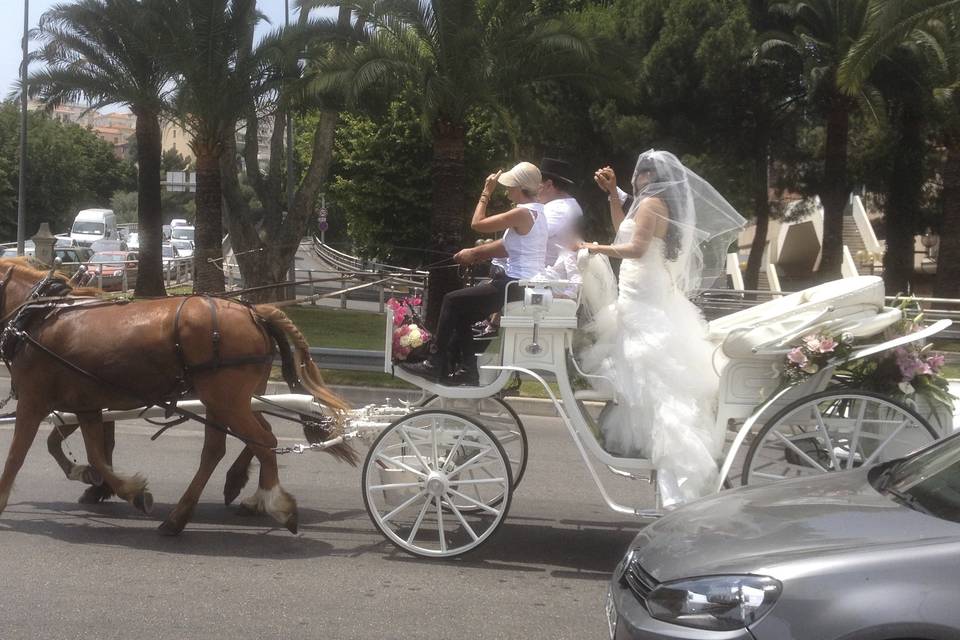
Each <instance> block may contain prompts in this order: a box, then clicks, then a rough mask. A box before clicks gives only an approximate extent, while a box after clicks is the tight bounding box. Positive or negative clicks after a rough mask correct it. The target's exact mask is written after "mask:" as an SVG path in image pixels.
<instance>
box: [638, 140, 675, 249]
mask: <svg viewBox="0 0 960 640" xmlns="http://www.w3.org/2000/svg"><path fill="white" fill-rule="evenodd" d="M635 172H636V173H637V174H640V173H648V174H650V175H649V181H648V182H647V184H648V185H651V184H654V183H656V184H657V185H659V186H660V187H661V188H660V189H658V190H657V191H656V192H655V193H650V194H648V195H647V197H656V198H660V199H661V200H663V203H664V204H665V205H667V216H668V219H669V220H670V221H673V222H676V221H677V219H676V214H675V213H674V210H675V209H678V208H679V207H678V205H680V204H681V202H680V200H681V198H683V193H682V192H683V189H677V188H676V186H675V185H674V184H673V183H672V182H671V181H670V179H669V178H668V177H667V176H660V175H658V174H657V167H656V162H654V161H653V159H652V158H642V159H641V160H640V161H639V162H638V163H637V168H636V171H635ZM645 189H646V187H644V189H641V190H640V193H638V194H636V197H638V198H643V197H644V190H645ZM663 244H664V253H665V257H666V259H667V260H676V259H677V258H678V257H679V256H680V229H679V228H678V227H677V225H676V224H668V225H667V233H666V235H665V236H664V237H663Z"/></svg>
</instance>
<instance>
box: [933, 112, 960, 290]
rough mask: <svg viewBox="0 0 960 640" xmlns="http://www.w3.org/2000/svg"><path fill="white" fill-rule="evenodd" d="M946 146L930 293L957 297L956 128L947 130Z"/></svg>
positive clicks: (959, 174) (959, 134)
mask: <svg viewBox="0 0 960 640" xmlns="http://www.w3.org/2000/svg"><path fill="white" fill-rule="evenodd" d="M946 147H947V159H946V163H945V164H944V167H943V218H942V220H941V222H940V247H939V251H938V253H937V279H936V283H935V286H934V295H935V296H937V297H938V298H960V130H958V131H951V132H949V134H948V135H947V137H946Z"/></svg>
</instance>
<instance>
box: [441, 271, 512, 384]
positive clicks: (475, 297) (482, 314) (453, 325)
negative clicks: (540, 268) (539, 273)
mask: <svg viewBox="0 0 960 640" xmlns="http://www.w3.org/2000/svg"><path fill="white" fill-rule="evenodd" d="M511 282H516V278H507V277H505V276H502V277H498V278H494V279H492V280H490V281H489V282H487V283H485V284H478V285H476V286H473V287H467V288H465V289H457V290H456V291H451V292H450V293H448V294H447V295H445V296H444V297H443V304H442V305H441V307H440V320H439V322H438V324H437V335H436V345H437V349H438V350H439V355H440V357H441V358H443V360H442V364H441V371H442V373H444V374H446V373H450V372H452V369H453V364H454V363H455V362H457V361H459V363H460V366H461V367H463V368H464V369H467V370H468V371H469V370H471V369H476V367H477V355H476V353H477V352H476V345H475V344H474V340H473V329H472V327H471V325H473V323H474V322H479V321H480V320H484V319H485V318H487V317H488V316H490V314H492V313H496V312H497V311H500V310H501V309H502V308H503V292H504V290H505V289H506V288H507V285H508V284H509V283H511ZM514 291H516V292H517V294H521V293H522V292H521V289H520V288H519V287H514V288H512V289H511V290H510V294H511V299H513V298H514V297H517V294H514Z"/></svg>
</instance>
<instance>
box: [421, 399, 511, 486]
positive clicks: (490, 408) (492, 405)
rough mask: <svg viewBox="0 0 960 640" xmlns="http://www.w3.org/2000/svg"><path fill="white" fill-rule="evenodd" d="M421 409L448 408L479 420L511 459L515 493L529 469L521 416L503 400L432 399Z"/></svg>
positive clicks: (427, 400)
mask: <svg viewBox="0 0 960 640" xmlns="http://www.w3.org/2000/svg"><path fill="white" fill-rule="evenodd" d="M420 407H422V408H424V409H448V410H450V411H456V412H457V413H461V414H463V415H465V416H469V417H470V418H474V419H477V420H479V421H480V422H481V423H482V424H483V426H485V427H487V428H488V429H489V430H490V432H491V433H493V435H495V436H496V437H497V441H498V442H499V443H500V446H502V447H503V450H504V452H506V454H507V459H508V460H510V471H511V472H513V488H514V490H516V488H517V485H519V484H520V480H521V479H523V474H524V472H525V471H526V470H527V432H526V430H525V429H524V428H523V423H522V422H521V421H520V416H518V415H517V412H516V411H514V410H513V407H511V406H510V405H509V404H507V403H506V402H505V401H504V400H503V399H501V398H479V399H473V398H441V397H440V396H430V397H429V398H427V399H426V400H425V401H424V402H423V403H422V404H421V405H420Z"/></svg>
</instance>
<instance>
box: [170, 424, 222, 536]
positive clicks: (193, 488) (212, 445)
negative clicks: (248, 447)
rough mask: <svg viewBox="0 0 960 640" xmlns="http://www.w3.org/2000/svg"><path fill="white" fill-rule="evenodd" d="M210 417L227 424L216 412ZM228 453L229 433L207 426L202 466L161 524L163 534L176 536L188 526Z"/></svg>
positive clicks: (201, 460) (201, 456) (201, 455)
mask: <svg viewBox="0 0 960 640" xmlns="http://www.w3.org/2000/svg"><path fill="white" fill-rule="evenodd" d="M210 418H211V420H213V421H215V422H217V423H218V424H225V423H224V422H222V421H221V420H220V419H219V418H217V417H216V414H213V413H211V414H210ZM226 453H227V435H226V434H225V433H223V432H222V431H220V430H219V429H214V428H213V427H205V428H204V437H203V450H202V451H201V452H200V466H199V467H198V468H197V473H196V474H195V475H194V476H193V481H191V482H190V485H189V486H188V487H187V490H186V491H184V493H183V496H182V497H181V498H180V502H178V503H177V506H176V507H174V508H173V511H171V512H170V515H168V516H167V519H166V520H164V521H163V523H162V524H161V525H160V528H159V530H160V533H161V534H163V535H165V536H175V535H177V534H179V533H180V532H181V531H183V528H184V527H185V526H187V522H189V521H190V516H192V515H193V510H194V508H195V507H196V506H197V502H198V501H199V500H200V494H201V493H203V488H204V487H205V486H207V482H208V481H209V480H210V475H211V474H212V473H213V470H214V469H216V468H217V465H218V464H219V463H220V460H222V459H223V456H224V455H225V454H226Z"/></svg>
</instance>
